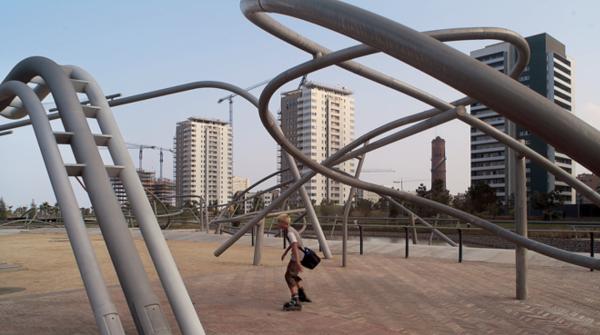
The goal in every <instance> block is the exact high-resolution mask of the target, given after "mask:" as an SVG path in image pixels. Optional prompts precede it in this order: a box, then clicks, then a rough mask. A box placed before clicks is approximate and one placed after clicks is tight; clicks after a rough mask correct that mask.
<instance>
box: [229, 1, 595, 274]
mask: <svg viewBox="0 0 600 335" xmlns="http://www.w3.org/2000/svg"><path fill="white" fill-rule="evenodd" d="M242 10H243V11H244V14H245V15H246V16H247V17H249V19H250V20H251V21H253V22H255V21H257V22H259V23H257V24H258V25H259V26H261V27H262V28H263V29H265V30H267V31H269V32H271V33H272V34H274V35H275V36H277V37H280V38H282V39H284V40H286V41H288V42H289V41H290V39H291V40H292V42H291V43H292V44H294V45H296V46H298V47H301V48H302V49H304V50H306V49H310V48H309V47H311V46H312V47H314V46H315V45H314V43H311V41H306V39H304V38H302V37H301V36H300V35H298V34H294V35H292V37H293V38H290V32H291V31H290V30H289V29H287V28H285V27H283V26H281V25H280V24H278V23H276V22H275V23H273V22H274V21H272V20H271V21H269V20H270V19H268V18H267V17H266V16H265V15H264V14H263V13H261V12H264V11H271V12H276V13H279V14H284V15H288V16H292V17H296V18H299V19H303V20H306V21H310V22H313V23H316V24H318V25H321V26H324V27H327V28H330V29H332V30H335V31H337V32H340V33H342V34H345V35H347V36H349V37H352V38H355V39H358V40H359V41H361V42H363V43H369V44H371V46H373V47H375V48H377V49H379V50H381V51H383V52H385V53H387V54H389V55H391V56H394V57H396V58H398V59H400V60H402V61H404V62H406V63H408V64H409V65H412V66H414V67H416V68H418V69H420V70H422V71H424V72H426V73H428V74H430V75H432V76H434V77H436V78H438V79H441V80H442V81H444V82H446V83H448V84H449V85H451V86H453V87H455V88H457V89H459V90H462V91H463V92H465V93H467V94H469V95H470V96H472V97H473V98H475V99H477V100H479V101H482V102H484V103H485V104H486V105H488V106H490V107H492V108H493V109H496V108H494V106H497V107H499V108H498V109H500V110H501V111H502V114H503V115H505V116H507V117H509V118H514V119H517V120H518V121H525V122H524V123H525V124H527V122H528V121H529V120H528V118H529V117H535V115H536V114H537V115H538V116H540V114H539V112H540V111H541V110H544V111H546V110H548V112H547V114H550V115H551V117H550V118H554V121H555V122H559V121H560V120H561V119H562V120H563V121H564V120H566V121H568V123H571V124H575V125H577V126H579V127H583V128H585V130H586V131H588V133H587V134H586V135H588V136H587V138H582V137H577V138H578V139H579V140H580V141H583V142H589V140H590V139H591V138H593V137H595V138H597V139H600V133H598V131H597V130H595V129H593V128H591V127H589V125H587V127H586V124H585V123H583V122H581V121H580V120H578V119H577V118H575V117H574V116H572V115H567V113H566V112H564V111H562V110H560V108H558V107H557V106H555V105H553V104H550V103H548V102H547V101H544V100H545V99H539V98H538V97H534V95H535V94H534V93H532V92H528V91H527V90H526V89H525V88H524V87H521V85H520V84H518V83H516V82H515V81H514V80H512V79H510V80H511V81H506V79H507V78H508V77H507V76H504V75H501V74H498V73H497V71H495V70H491V69H489V68H487V66H485V65H483V64H481V63H479V62H478V61H476V60H474V59H471V58H470V57H468V56H465V55H463V54H460V53H459V52H457V51H455V50H453V49H451V48H449V47H447V46H445V45H444V44H443V43H439V42H438V41H435V40H433V39H432V38H431V37H430V36H427V35H425V34H421V33H418V32H415V31H412V30H411V29H409V28H407V27H404V26H402V25H400V24H397V23H395V22H393V21H390V20H387V19H385V18H382V17H379V16H377V15H375V14H372V13H369V12H367V11H364V10H360V9H358V8H355V7H353V6H350V5H347V4H344V3H341V2H334V1H329V0H320V1H314V0H303V1H297V0H292V1H280V0H262V1H257V0H254V1H251V0H242ZM265 22H269V23H270V25H269V24H266V23H265ZM255 23H256V22H255ZM394 42H395V43H394ZM349 49H350V48H349ZM358 49H361V48H358ZM362 49H363V50H364V48H362ZM347 50H348V49H345V50H343V51H341V52H338V53H337V55H333V56H330V58H331V59H330V62H332V63H335V62H336V61H339V59H336V56H339V58H343V57H341V56H340V55H342V54H344V52H345V53H346V54H348V53H352V52H348V51H347ZM355 50H356V48H355ZM355 52H356V51H355ZM334 54H335V53H334ZM326 57H327V55H324V56H323V57H319V58H316V59H314V60H312V61H310V62H306V63H304V64H301V65H299V66H297V67H294V68H292V69H290V70H288V71H286V72H284V73H282V74H280V75H279V76H277V77H276V78H275V79H274V80H272V81H271V82H270V83H269V84H268V85H267V86H266V87H265V89H264V90H263V92H262V93H261V96H260V98H259V116H260V118H261V122H262V123H263V126H264V127H265V129H266V130H267V131H268V132H269V134H270V135H271V136H272V137H273V138H274V139H275V141H276V142H277V143H278V144H279V145H280V146H281V147H282V149H284V150H285V151H286V152H288V153H289V154H291V155H292V156H293V157H294V158H296V159H298V160H299V161H301V162H302V163H303V164H304V166H307V167H309V168H310V169H312V170H313V171H315V172H318V173H320V174H323V175H324V176H326V177H329V178H332V179H334V180H336V181H339V182H342V183H344V184H347V185H351V186H354V187H358V188H362V189H366V190H369V191H372V192H376V193H380V194H384V195H387V196H391V197H397V198H400V199H403V200H406V201H411V202H414V203H416V204H419V205H422V206H428V207H431V208H433V209H435V210H438V211H440V212H443V213H446V214H448V215H451V216H454V217H457V218H460V219H462V220H464V221H466V222H470V223H472V224H474V225H476V226H479V227H481V228H484V229H486V230H488V231H490V232H492V233H494V234H496V235H498V236H500V237H502V238H504V239H507V240H509V241H511V242H513V243H515V244H517V245H520V246H524V247H526V248H528V249H531V250H534V251H537V252H539V253H542V254H544V255H547V256H550V257H553V258H556V259H559V260H563V261H565V262H568V263H572V264H577V265H580V266H584V267H589V268H595V269H597V268H600V260H596V259H593V258H589V257H585V256H581V255H577V254H574V253H570V252H567V251H564V250H561V249H558V248H554V247H551V246H548V245H546V244H543V243H539V242H537V241H533V240H530V239H527V238H524V237H522V236H520V235H517V234H515V233H513V232H510V231H508V230H506V229H503V228H500V227H498V226H496V225H494V224H493V223H491V222H489V221H486V220H483V219H481V218H478V217H476V216H474V215H471V214H468V213H465V212H462V211H460V210H457V209H454V208H452V207H449V206H446V205H443V204H440V203H437V202H435V201H431V200H428V199H425V198H421V197H418V196H416V195H413V194H409V193H406V192H401V191H397V190H393V189H389V188H386V187H382V186H380V185H376V184H372V183H368V182H365V181H361V180H359V179H355V178H353V177H351V176H348V175H346V174H343V173H339V172H338V171H336V170H334V169H332V168H330V167H328V166H325V165H324V164H320V163H318V162H316V161H313V160H312V159H310V158H309V157H306V156H305V155H304V154H303V153H302V152H300V151H299V150H298V149H297V148H296V147H295V146H294V145H293V144H292V143H291V142H290V141H289V140H288V139H287V138H286V137H285V136H284V135H283V133H282V132H281V130H280V129H279V128H278V127H276V121H275V119H274V118H273V116H272V115H271V113H269V110H268V105H269V101H270V99H271V97H272V96H273V94H274V93H275V91H276V90H277V89H278V88H279V87H281V86H282V85H283V84H285V83H287V82H289V81H290V80H293V79H295V78H296V77H297V76H299V75H301V74H304V73H302V71H301V70H300V69H305V70H306V71H308V72H310V71H314V70H316V69H318V66H317V65H315V63H318V62H319V61H320V62H321V65H324V64H325V63H326V61H323V59H326ZM445 57H448V58H449V59H444V58H445ZM439 59H442V60H439ZM527 59H528V57H525V58H520V61H523V62H525V63H526V60H527ZM453 62H456V64H454V63H453ZM310 63H312V64H310ZM330 65H332V64H330ZM463 72H464V73H466V76H467V77H469V76H471V78H469V80H470V85H467V84H465V83H462V82H459V81H460V80H464V78H462V77H463V76H465V75H464V74H463ZM475 78H477V80H479V81H482V82H485V85H483V86H484V89H483V90H481V89H480V88H479V86H478V85H475V84H476V80H475ZM494 81H499V82H500V83H495V82H494ZM503 89H504V90H505V92H504V96H500V95H498V94H496V92H493V90H503ZM490 96H493V97H492V98H490ZM509 97H511V98H512V97H515V99H517V100H518V99H519V98H525V97H526V98H531V99H532V102H529V101H525V100H527V99H521V101H518V102H517V103H511V102H512V100H511V99H508V98H509ZM466 100H467V101H469V103H470V102H471V101H472V100H471V99H466ZM487 102H490V103H487ZM519 103H520V104H519ZM436 104H437V102H436ZM501 104H505V105H506V106H501ZM513 105H516V106H517V109H520V110H524V106H533V107H534V108H535V113H533V114H534V115H529V116H527V117H525V118H523V117H522V116H519V115H515V112H514V111H511V110H510V108H511V107H512V106H513ZM449 112H450V111H449ZM453 112H454V113H456V114H455V116H458V117H459V118H461V116H463V115H465V114H466V111H465V109H464V107H463V106H458V107H457V108H456V109H455V110H454V111H453ZM428 121H431V120H428ZM582 123H583V124H582ZM555 125H556V124H553V126H555ZM532 128H538V127H536V126H535V125H533V127H532ZM589 128H591V130H590V129H589ZM590 132H591V133H592V134H591V135H590ZM542 133H544V131H542ZM571 135H573V134H571ZM542 137H543V136H542ZM574 137H576V136H574ZM549 142H550V141H549ZM597 143H598V142H596V144H597ZM589 144H593V143H589ZM595 147H596V148H597V149H598V150H600V146H598V145H595ZM571 152H576V151H571ZM580 157H581V156H580ZM584 158H585V157H584ZM587 162H588V163H592V166H593V167H595V168H597V169H600V164H596V165H594V164H593V163H594V160H593V159H592V160H590V159H587ZM598 163H600V161H598ZM217 252H218V250H217Z"/></svg>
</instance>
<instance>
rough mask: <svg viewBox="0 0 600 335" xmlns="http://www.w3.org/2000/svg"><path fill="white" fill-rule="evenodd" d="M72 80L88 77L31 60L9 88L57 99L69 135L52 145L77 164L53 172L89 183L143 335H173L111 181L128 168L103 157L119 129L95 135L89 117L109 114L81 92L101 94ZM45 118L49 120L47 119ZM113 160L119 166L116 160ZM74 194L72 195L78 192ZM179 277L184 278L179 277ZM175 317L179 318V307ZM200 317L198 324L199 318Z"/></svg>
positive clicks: (1, 105) (12, 114)
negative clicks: (27, 86)
mask: <svg viewBox="0 0 600 335" xmlns="http://www.w3.org/2000/svg"><path fill="white" fill-rule="evenodd" d="M69 75H74V76H80V75H84V74H82V72H81V71H80V70H78V69H73V68H66V67H61V66H60V65H58V64H56V63H54V62H52V61H51V60H49V59H46V58H42V57H31V58H28V59H25V60H23V61H22V62H20V63H19V64H18V65H17V66H15V68H14V69H13V70H12V71H11V72H10V73H9V75H8V76H7V78H6V80H5V82H7V81H10V80H15V81H19V82H22V83H28V82H30V81H32V80H35V82H36V83H37V84H38V86H37V87H36V88H35V89H34V90H35V92H36V94H37V96H38V101H40V100H39V99H43V98H44V97H45V96H46V95H47V94H49V93H52V95H53V97H54V100H55V101H56V104H57V107H58V109H59V115H60V117H61V120H62V122H63V125H64V128H65V130H66V132H64V133H55V134H53V136H56V140H54V142H48V143H51V144H55V143H57V142H59V141H60V143H64V144H70V145H71V148H72V150H73V153H74V156H75V159H76V161H77V164H72V165H67V164H64V163H63V162H62V161H61V160H60V156H58V157H59V161H58V163H57V164H60V165H61V167H60V169H59V171H58V172H52V171H51V170H50V169H48V171H49V173H53V174H56V173H58V174H60V173H61V171H62V174H67V173H68V175H73V176H77V175H80V176H82V177H83V180H84V182H85V185H86V190H87V191H88V195H89V197H90V200H91V202H92V205H93V206H94V209H95V211H96V215H97V218H98V222H99V224H100V229H101V231H102V234H103V235H104V238H105V241H106V245H107V248H108V250H109V254H110V256H111V259H112V261H113V264H114V266H115V269H116V272H117V276H118V278H119V281H120V283H121V286H122V288H123V292H124V294H125V297H126V300H127V303H128V305H129V308H130V311H131V314H132V316H133V319H134V322H135V325H136V327H137V329H138V332H140V333H143V334H170V333H171V331H170V329H169V325H168V323H167V321H166V319H165V318H164V315H163V313H162V311H161V308H160V305H159V302H158V298H157V297H156V295H155V294H154V292H153V291H152V289H151V287H150V281H149V278H148V276H147V274H146V272H145V271H144V268H143V265H142V263H141V259H140V257H139V254H138V253H137V251H136V249H135V246H134V242H133V238H132V237H131V234H130V233H129V231H128V229H127V224H126V222H125V218H124V216H123V214H122V212H121V210H120V207H119V204H118V202H117V199H116V197H115V194H114V192H113V190H112V187H111V185H110V182H109V179H108V177H109V174H110V175H113V176H118V175H119V174H120V173H121V172H123V170H124V167H123V166H119V165H117V166H108V167H107V166H105V165H104V163H103V162H102V159H101V157H100V154H99V152H98V146H99V145H107V146H110V145H115V144H118V143H112V144H111V142H112V141H113V140H114V138H115V137H114V136H120V135H119V134H118V130H117V129H109V132H110V131H112V133H109V134H96V135H94V134H92V133H91V130H90V128H89V125H88V123H87V120H86V117H92V118H98V119H99V122H100V119H102V118H104V117H105V116H106V115H104V116H103V115H102V114H106V113H109V111H106V110H103V109H102V107H99V106H82V105H81V104H80V102H79V100H78V99H77V92H80V93H83V94H87V95H88V97H94V96H95V93H96V92H97V91H98V88H97V87H95V86H94V84H93V83H92V82H91V81H88V80H79V79H72V78H69ZM36 76H39V77H41V79H34V78H35V77H36ZM86 79H91V78H86ZM40 87H41V88H40ZM11 100H12V97H8V98H7V99H4V100H2V101H0V109H4V108H5V107H7V105H8V104H9V103H10V102H11ZM96 102H100V101H96ZM100 104H101V102H100ZM2 113H3V115H4V116H8V117H12V118H16V117H21V116H23V115H22V112H18V111H17V112H15V111H14V110H11V109H10V108H9V109H8V110H6V111H4V112H2ZM44 118H46V116H45V113H44ZM46 120H47V119H46ZM46 122H47V121H46ZM38 140H40V139H38ZM42 141H43V142H47V141H50V140H49V139H47V138H43V139H42ZM123 148H124V147H123ZM113 160H115V158H114V157H113ZM51 178H52V177H51ZM136 178H137V176H136ZM140 186H141V185H140ZM58 187H59V188H69V187H70V183H69V182H68V180H65V179H61V180H60V182H59V184H58ZM55 190H56V186H55ZM70 191H71V192H72V190H70ZM144 197H145V196H144ZM57 200H59V204H60V206H61V208H62V207H63V206H65V207H68V203H67V202H65V203H64V204H63V202H60V201H61V200H60V199H59V198H58V197H57ZM146 201H147V200H146ZM161 238H162V236H161ZM80 239H81V236H77V237H74V238H73V239H72V240H71V243H72V245H73V251H74V253H75V254H76V257H79V256H77V255H78V254H80V253H82V252H85V250H83V251H82V250H80V249H78V248H76V246H77V244H78V243H81V242H80V241H79V240H80ZM92 264H93V263H92ZM175 271H176V270H175ZM175 275H178V273H176V274H175ZM84 280H85V278H84ZM97 280H98V279H97ZM98 292H99V293H101V290H98ZM94 294H97V292H95V291H94V292H91V293H90V299H91V297H92V296H93V295H94ZM188 299H189V297H188ZM178 303H180V302H178ZM190 306H191V304H190ZM192 308H193V306H192ZM174 311H175V312H176V313H177V308H176V307H175V308H174ZM95 313H96V319H97V323H98V327H99V329H101V331H104V330H105V329H106V327H107V325H106V321H105V320H103V319H102V318H101V315H98V313H99V312H97V311H96V310H95ZM194 317H195V318H196V320H197V316H196V315H195V312H194ZM197 324H198V325H200V323H199V321H197ZM182 328H183V327H182ZM188 333H203V330H202V328H201V327H200V328H199V329H195V331H194V332H188Z"/></svg>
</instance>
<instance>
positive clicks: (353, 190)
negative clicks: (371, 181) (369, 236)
mask: <svg viewBox="0 0 600 335" xmlns="http://www.w3.org/2000/svg"><path fill="white" fill-rule="evenodd" d="M366 144H368V142H365V145H366ZM364 162H365V155H362V156H360V157H359V158H358V165H357V166H356V172H354V178H360V172H361V171H362V167H363V163H364ZM354 194H356V188H355V187H351V188H350V192H349V194H348V199H347V200H346V204H345V205H344V218H343V226H342V227H343V233H342V267H346V263H347V262H346V258H347V256H348V215H350V209H351V208H352V198H353V197H354Z"/></svg>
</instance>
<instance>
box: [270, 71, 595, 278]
mask: <svg viewBox="0 0 600 335" xmlns="http://www.w3.org/2000/svg"><path fill="white" fill-rule="evenodd" d="M290 79H292V78H291V76H287V74H286V73H284V74H281V75H280V76H278V77H276V78H275V79H273V80H272V81H271V82H270V83H269V84H268V85H267V86H266V87H265V89H264V90H263V92H262V94H261V96H260V99H259V116H260V118H261V122H262V123H263V126H264V127H265V129H266V130H267V131H268V132H269V134H271V136H272V137H273V138H274V139H275V140H276V141H277V143H278V144H279V145H280V146H281V147H282V149H283V150H285V151H287V152H288V153H290V154H291V155H292V156H294V157H295V158H296V159H298V160H300V161H301V162H302V163H303V164H304V165H305V166H307V167H309V168H310V169H312V170H313V171H316V172H318V173H321V174H323V175H324V176H327V177H329V178H333V179H335V180H336V181H339V182H342V183H344V184H347V185H351V186H356V187H360V188H363V189H367V190H369V191H372V192H376V193H383V194H386V195H388V196H392V197H398V198H400V199H403V200H407V201H413V202H415V203H417V204H421V205H423V206H430V207H432V208H434V209H436V210H439V211H441V212H443V213H446V214H448V215H451V216H455V217H457V218H460V219H463V220H465V221H467V222H471V223H472V224H475V225H477V226H479V227H481V228H484V229H486V230H489V231H491V232H493V233H495V234H497V235H499V236H500V237H502V238H505V239H507V240H509V241H511V242H513V243H515V244H520V245H523V246H525V247H527V248H529V249H532V250H534V251H537V252H539V253H542V254H545V255H547V256H550V257H553V258H557V259H560V260H563V261H565V262H568V263H573V264H577V265H580V266H586V267H587V266H588V265H591V266H594V267H600V261H598V260H593V259H590V258H589V257H584V256H580V255H577V254H574V253H570V252H567V251H564V250H561V249H558V248H554V247H551V246H548V245H545V244H543V243H539V242H537V241H533V240H529V239H527V238H524V237H522V236H519V235H517V234H515V233H513V232H510V231H508V230H506V229H503V228H500V227H498V226H496V225H494V224H492V223H491V222H488V221H486V220H482V219H480V218H478V217H475V216H473V215H471V214H467V213H464V212H462V211H459V210H457V209H454V208H451V207H449V206H446V205H443V204H440V203H437V202H435V201H431V200H428V199H424V198H421V197H419V196H416V195H412V194H409V193H406V192H400V191H395V190H392V189H388V188H386V187H382V186H380V185H376V184H372V183H367V182H364V181H361V180H356V179H354V178H352V177H350V176H347V175H345V174H343V173H340V172H338V171H335V170H332V169H330V168H328V167H326V166H323V165H321V164H319V163H318V162H315V161H313V160H312V159H310V158H308V157H306V156H305V155H304V154H302V152H300V151H299V150H298V149H297V148H296V147H295V146H294V145H293V144H292V143H291V142H290V141H289V140H288V139H287V138H285V136H283V133H281V131H280V130H279V129H278V128H274V127H272V125H273V124H275V120H274V118H273V116H272V115H271V114H270V113H269V110H268V108H267V106H268V104H269V101H270V99H271V97H272V95H273V94H274V93H275V91H276V90H277V89H278V88H279V87H280V86H282V85H283V84H285V83H286V82H287V81H289V80H290ZM458 109H459V111H458V112H457V113H458V115H459V116H460V115H463V114H466V111H465V110H464V108H463V107H461V106H459V107H458Z"/></svg>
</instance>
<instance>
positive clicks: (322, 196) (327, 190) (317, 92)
mask: <svg viewBox="0 0 600 335" xmlns="http://www.w3.org/2000/svg"><path fill="white" fill-rule="evenodd" d="M279 116H280V123H281V130H282V131H283V133H284V134H285V136H286V137H287V138H288V139H289V140H290V141H291V142H292V143H293V144H294V145H295V146H296V147H298V149H300V150H301V151H302V153H304V154H305V155H306V156H308V157H310V158H311V159H313V160H316V161H319V162H320V161H322V160H324V159H325V158H326V157H328V156H330V155H332V154H333V153H335V152H336V151H338V150H339V149H340V148H342V147H343V146H345V145H346V144H348V143H350V142H351V141H352V140H353V138H354V97H353V96H352V92H351V91H350V90H348V89H346V88H334V87H330V86H325V85H321V84H316V83H314V82H307V83H305V84H304V85H302V86H301V87H300V88H298V89H296V90H293V91H289V92H285V93H282V95H281V112H280V115H279ZM278 159H279V168H281V169H286V168H288V167H289V164H288V160H287V159H286V158H285V156H284V155H282V152H281V149H279V157H278ZM298 168H299V169H300V171H301V173H303V172H306V171H308V170H305V171H302V170H303V167H302V166H301V165H300V166H299V167H298ZM336 168H337V169H339V170H341V171H344V172H346V173H349V174H353V173H354V162H353V161H352V160H350V161H346V162H344V163H341V164H339V165H337V166H336ZM289 179H292V174H291V173H290V172H287V173H283V174H282V175H281V178H280V180H282V181H285V180H289ZM305 188H306V191H307V193H308V194H309V196H310V198H311V200H312V201H313V202H314V203H316V204H317V205H319V204H321V202H322V201H323V200H329V201H331V202H333V203H335V204H343V203H344V202H345V201H346V199H347V197H348V195H349V192H350V187H349V186H346V185H344V184H340V183H338V182H336V181H334V180H331V179H329V178H325V177H324V176H322V175H317V176H315V177H314V178H312V179H311V180H310V181H309V182H308V183H306V184H305ZM296 201H297V199H296Z"/></svg>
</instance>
